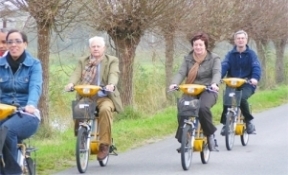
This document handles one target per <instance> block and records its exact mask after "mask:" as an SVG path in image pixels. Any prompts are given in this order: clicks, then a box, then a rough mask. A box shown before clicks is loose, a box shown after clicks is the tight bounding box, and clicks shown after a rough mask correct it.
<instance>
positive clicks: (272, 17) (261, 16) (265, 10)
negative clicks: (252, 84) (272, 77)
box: [238, 0, 287, 88]
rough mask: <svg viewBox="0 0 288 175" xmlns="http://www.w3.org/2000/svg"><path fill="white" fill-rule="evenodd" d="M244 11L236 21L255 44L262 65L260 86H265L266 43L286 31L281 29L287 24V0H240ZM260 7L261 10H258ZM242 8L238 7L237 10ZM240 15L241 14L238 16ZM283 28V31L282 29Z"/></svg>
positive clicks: (266, 76) (267, 83)
mask: <svg viewBox="0 0 288 175" xmlns="http://www.w3.org/2000/svg"><path fill="white" fill-rule="evenodd" d="M241 3H243V6H244V7H245V11H242V12H243V16H242V18H241V19H239V18H238V19H239V20H238V21H239V22H240V23H239V24H242V25H243V29H244V30H246V31H247V32H248V35H250V37H251V38H253V39H254V40H255V42H256V44H257V52H258V56H259V59H260V61H261V66H262V79H261V84H260V85H261V87H262V88H267V87H268V85H270V84H271V83H270V82H268V79H269V78H268V74H267V71H268V70H267V67H268V65H267V64H268V50H269V48H268V44H269V42H270V41H271V40H273V39H276V38H279V34H280V36H281V35H283V34H285V33H286V31H285V30H286V29H283V28H284V27H285V26H286V27H287V24H285V23H283V19H282V18H283V16H284V14H286V13H287V8H286V7H287V6H286V4H287V0H279V1H278V0H269V1H266V0H259V1H257V2H256V1H249V0H242V1H241ZM259 9H261V10H259ZM241 10H242V9H239V12H240V11H241ZM240 17H241V16H240ZM283 30H284V31H283Z"/></svg>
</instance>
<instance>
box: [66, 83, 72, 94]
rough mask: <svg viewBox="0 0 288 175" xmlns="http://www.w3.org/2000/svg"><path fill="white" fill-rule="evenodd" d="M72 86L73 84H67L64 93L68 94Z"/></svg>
mask: <svg viewBox="0 0 288 175" xmlns="http://www.w3.org/2000/svg"><path fill="white" fill-rule="evenodd" d="M73 86H74V84H73V83H69V84H67V85H66V86H65V88H64V89H65V91H67V92H69V91H71V90H72V89H73Z"/></svg>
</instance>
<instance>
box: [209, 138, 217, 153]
mask: <svg viewBox="0 0 288 175" xmlns="http://www.w3.org/2000/svg"><path fill="white" fill-rule="evenodd" d="M217 146H218V145H217V141H216V139H215V137H214V134H212V135H210V136H209V137H208V147H209V150H210V151H217V152H218V151H219V150H218V149H217Z"/></svg>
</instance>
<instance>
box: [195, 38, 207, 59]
mask: <svg viewBox="0 0 288 175" xmlns="http://www.w3.org/2000/svg"><path fill="white" fill-rule="evenodd" d="M192 48H193V50H194V53H195V54H197V55H202V54H204V53H205V52H206V46H205V43H204V41H203V40H201V39H198V40H195V41H194V42H193V46H192Z"/></svg>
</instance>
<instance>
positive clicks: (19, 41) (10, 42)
mask: <svg viewBox="0 0 288 175" xmlns="http://www.w3.org/2000/svg"><path fill="white" fill-rule="evenodd" d="M13 43H15V44H22V43H23V41H22V40H14V41H13V40H8V41H7V44H8V45H12V44H13Z"/></svg>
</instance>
